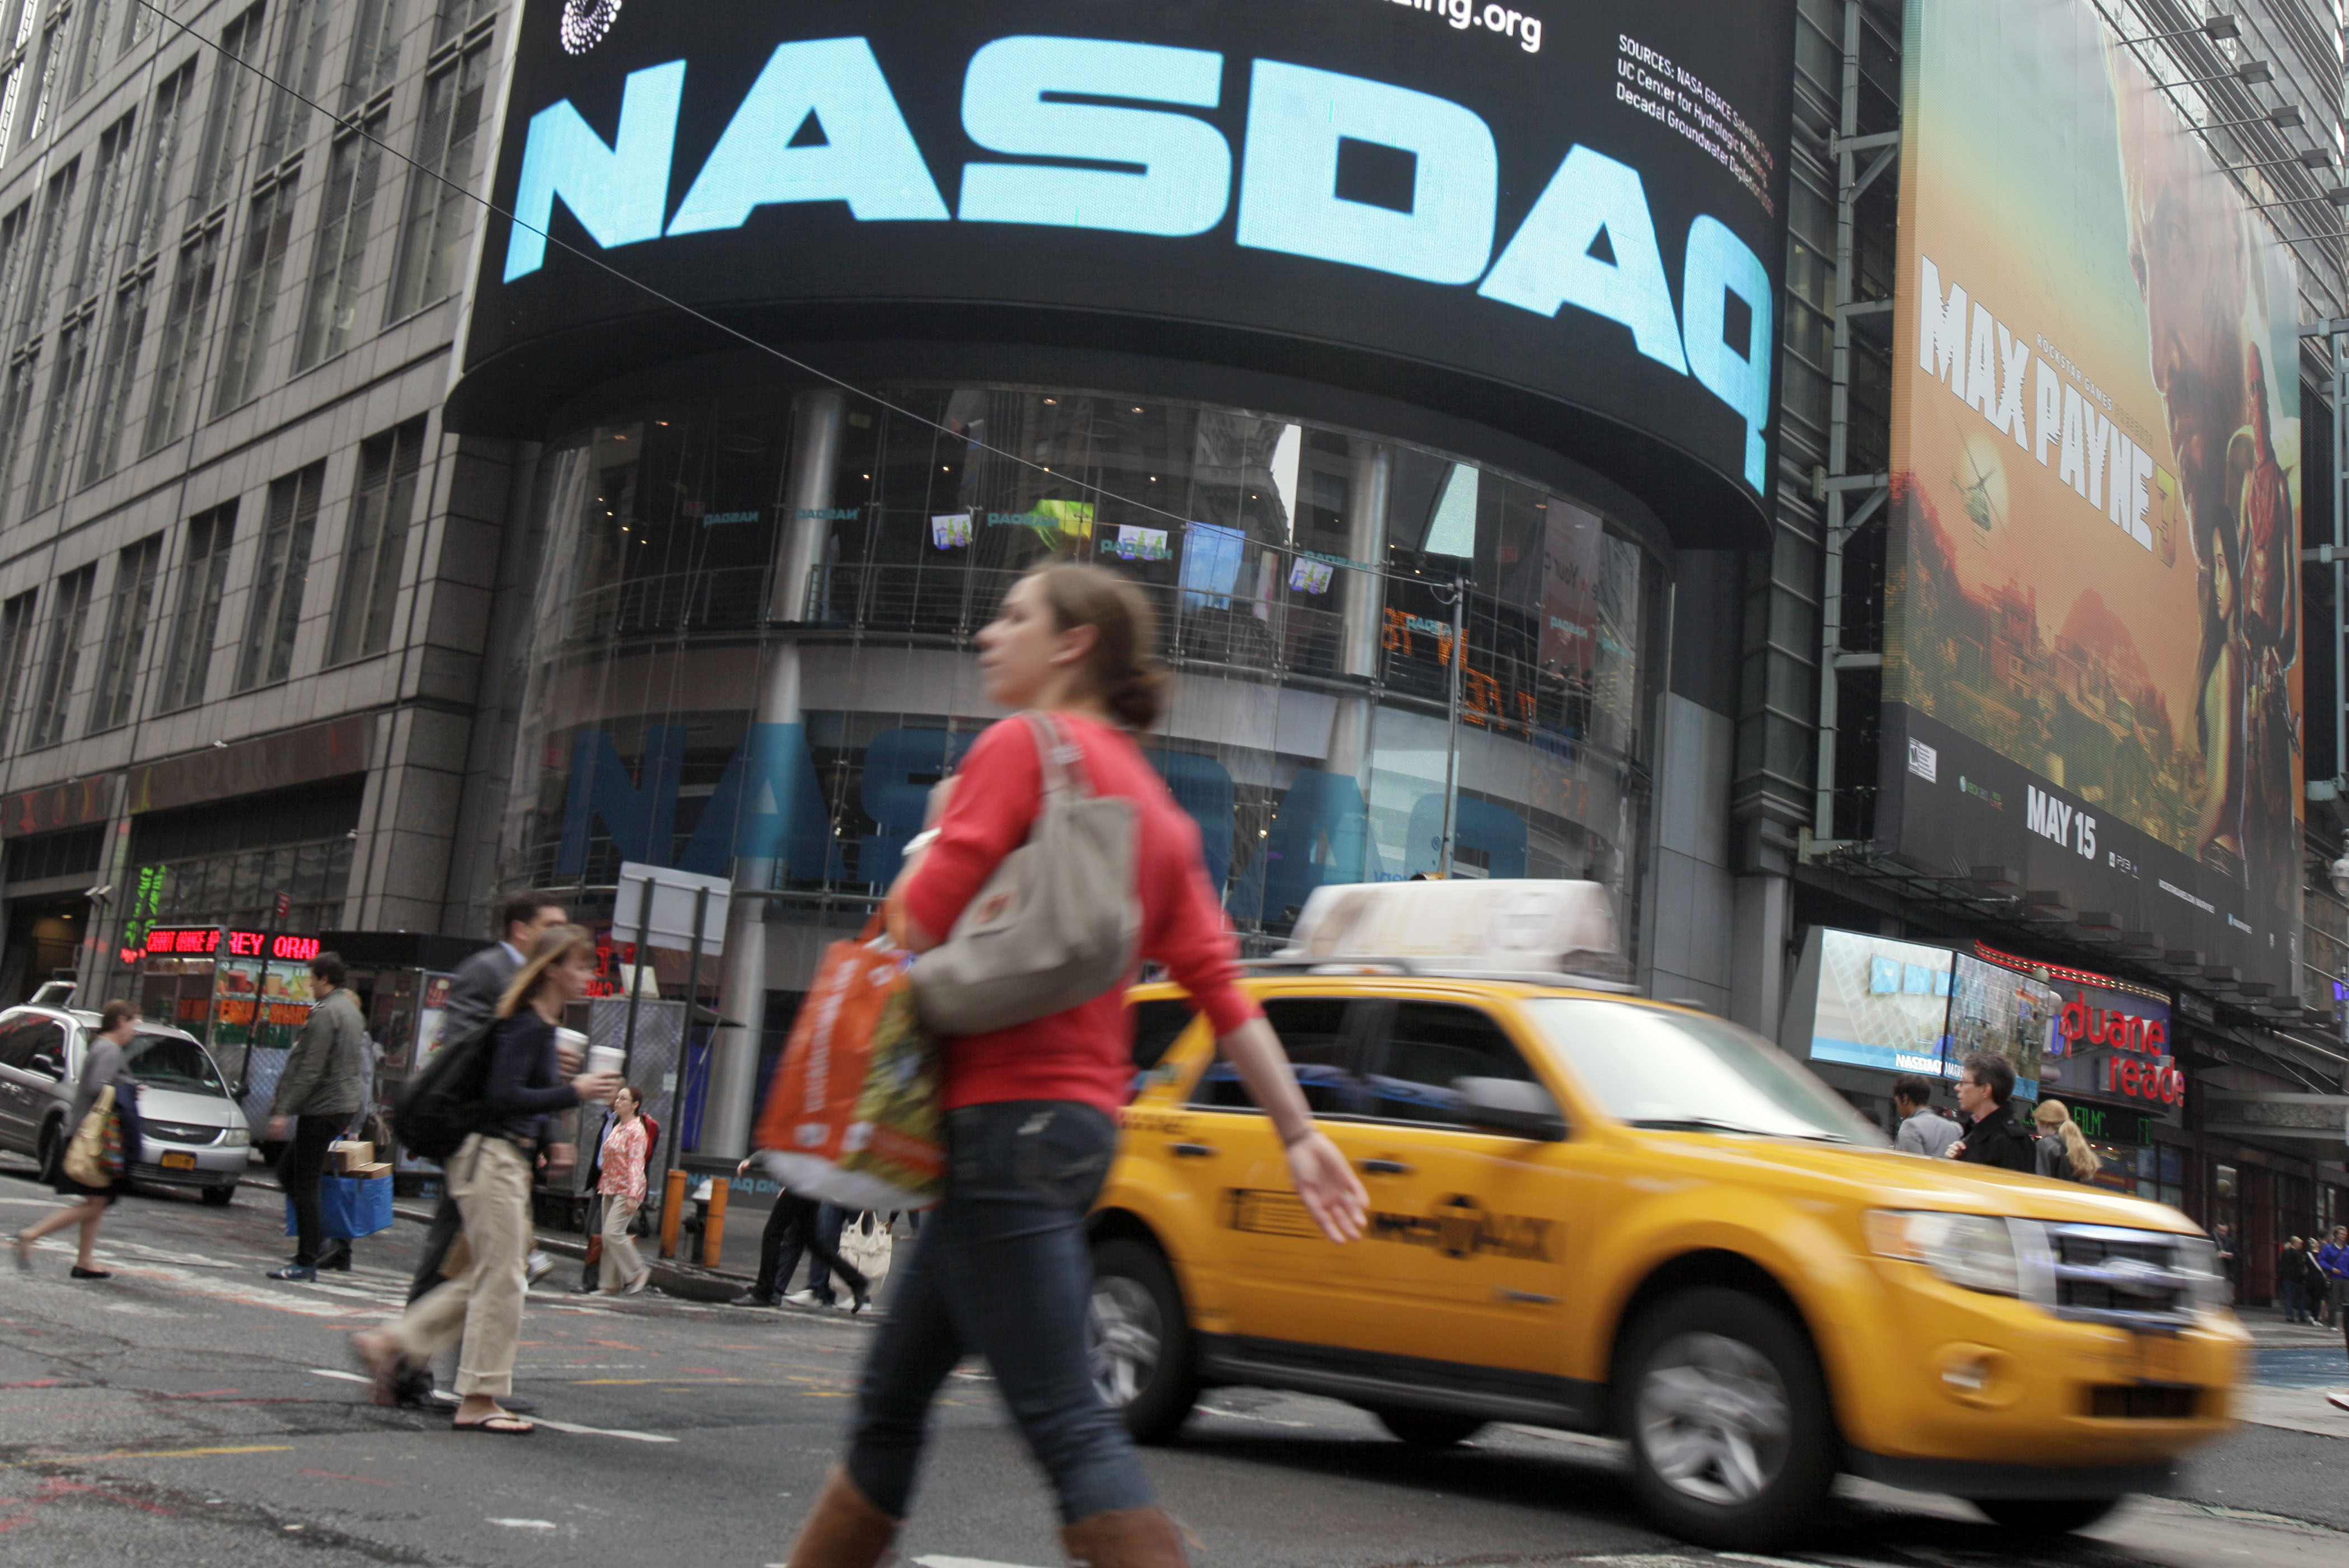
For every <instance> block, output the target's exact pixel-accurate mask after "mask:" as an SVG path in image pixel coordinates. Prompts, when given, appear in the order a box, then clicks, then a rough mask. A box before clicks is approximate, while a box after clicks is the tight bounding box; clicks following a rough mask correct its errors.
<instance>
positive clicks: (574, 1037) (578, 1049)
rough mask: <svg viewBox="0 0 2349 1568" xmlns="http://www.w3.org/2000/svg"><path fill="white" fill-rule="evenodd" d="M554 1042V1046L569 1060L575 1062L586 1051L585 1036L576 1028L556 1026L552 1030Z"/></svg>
mask: <svg viewBox="0 0 2349 1568" xmlns="http://www.w3.org/2000/svg"><path fill="white" fill-rule="evenodd" d="M554 1044H555V1047H556V1048H557V1049H558V1050H560V1051H562V1052H563V1054H564V1057H566V1058H567V1059H569V1060H571V1061H574V1062H575V1061H577V1060H579V1059H580V1058H581V1057H584V1056H585V1055H586V1053H587V1037H586V1036H585V1035H583V1034H581V1033H580V1032H579V1031H578V1030H576V1029H564V1028H557V1029H556V1030H555V1031H554Z"/></svg>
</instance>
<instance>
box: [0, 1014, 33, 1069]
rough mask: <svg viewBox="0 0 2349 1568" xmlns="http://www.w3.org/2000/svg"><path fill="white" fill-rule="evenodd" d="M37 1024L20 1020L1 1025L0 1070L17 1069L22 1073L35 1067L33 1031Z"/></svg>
mask: <svg viewBox="0 0 2349 1568" xmlns="http://www.w3.org/2000/svg"><path fill="white" fill-rule="evenodd" d="M38 1027H39V1026H38V1025H36V1024H29V1023H26V1022H23V1021H22V1020H19V1021H18V1022H16V1023H14V1024H0V1068H16V1069H17V1070H18V1071H20V1072H22V1071H25V1070H26V1069H28V1068H31V1066H32V1065H33V1031H34V1030H35V1029H36V1028H38Z"/></svg>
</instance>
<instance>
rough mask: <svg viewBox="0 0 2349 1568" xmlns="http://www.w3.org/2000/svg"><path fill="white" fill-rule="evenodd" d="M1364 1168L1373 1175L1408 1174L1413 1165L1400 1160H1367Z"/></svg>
mask: <svg viewBox="0 0 2349 1568" xmlns="http://www.w3.org/2000/svg"><path fill="white" fill-rule="evenodd" d="M1362 1169H1363V1170H1365V1171H1369V1172H1370V1173H1371V1175H1373V1176H1408V1175H1410V1174H1411V1167H1410V1166H1409V1165H1406V1164H1404V1163H1403V1162H1402V1161H1400V1160H1365V1161H1362Z"/></svg>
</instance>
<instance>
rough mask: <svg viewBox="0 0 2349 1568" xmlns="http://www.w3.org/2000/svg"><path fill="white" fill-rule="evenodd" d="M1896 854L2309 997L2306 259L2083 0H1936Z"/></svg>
mask: <svg viewBox="0 0 2349 1568" xmlns="http://www.w3.org/2000/svg"><path fill="white" fill-rule="evenodd" d="M1904 59H1905V65H1904V71H1905V85H1904V92H1905V101H1906V115H1905V121H1904V126H1903V132H1902V134H1903V145H1902V169H1901V190H1900V203H1901V206H1900V242H1899V283H1898V287H1897V310H1896V314H1895V320H1896V326H1895V335H1894V349H1893V418H1892V481H1893V483H1892V507H1891V513H1890V519H1889V524H1888V526H1889V530H1890V537H1889V562H1888V565H1889V579H1888V589H1887V608H1886V621H1885V655H1884V703H1885V709H1884V749H1883V758H1884V761H1883V771H1882V778H1881V783H1882V786H1883V788H1882V790H1881V794H1880V799H1879V805H1878V819H1877V839H1878V842H1879V843H1880V844H1882V845H1883V846H1884V847H1886V848H1887V849H1889V850H1891V851H1894V852H1896V853H1898V854H1899V855H1900V856H1901V857H1902V858H1904V859H1906V860H1908V861H1910V862H1911V863H1914V864H1917V865H1920V866H1921V867H1924V868H1925V869H1927V870H1929V871H1931V872H1935V873H1937V874H1944V875H1954V876H1965V875H1968V874H1970V873H1971V871H1972V869H1973V868H1975V867H1978V866H1983V865H1995V866H1999V867H2001V868H2002V870H2003V872H2004V873H2005V875H2006V877H2007V878H2008V879H2009V880H2010V881H2011V882H2012V883H2013V885H2014V886H2016V887H2018V888H2027V889H2033V890H2038V889H2052V890H2054V891H2056V892H2059V893H2060V894H2061V895H2062V896H2063V897H2064V899H2065V900H2066V901H2067V902H2068V903H2069V904H2070V906H2071V907H2072V908H2073V909H2075V910H2079V911H2083V912H2086V911H2096V912H2106V913H2110V914H2111V915H2112V917H2113V918H2114V921H2115V923H2117V924H2118V925H2120V926H2122V927H2124V928H2126V929H2132V930H2141V931H2147V932H2150V933H2152V934H2154V935H2155V937H2156V938H2157V940H2158V942H2159V944H2160V945H2162V946H2163V947H2165V948H2168V949H2171V950H2193V951H2196V952H2199V954H2202V961H2203V962H2205V963H2212V964H2227V965H2235V966H2238V967H2239V968H2240V969H2241V970H2242V971H2243V972H2244V973H2245V975H2247V977H2251V978H2256V979H2259V980H2262V981H2266V982H2268V983H2270V984H2272V985H2277V986H2278V987H2279V988H2287V989H2288V988H2291V987H2292V986H2293V985H2294V984H2295V982H2296V978H2297V957H2298V954H2297V951H2296V949H2297V942H2298V925H2299V913H2300V912H2299V903H2300V868H2299V858H2298V844H2299V830H2298V816H2299V812H2300V810H2301V777H2302V764H2301V758H2300V755H2299V750H2298V741H2297V737H2298V734H2299V711H2300V684H2301V671H2300V669H2299V666H2298V649H2299V646H2300V625H2299V617H2300V605H2299V573H2298V571H2297V568H2296V559H2297V549H2298V532H2299V527H2298V517H2299V505H2300V472H2301V453H2300V390H2299V384H2298V379H2297V376H2296V366H2297V365H2298V345H2297V335H2296V324H2297V288H2296V283H2295V273H2294V269H2293V264H2292V260H2291V258H2290V256H2289V255H2288V253H2286V250H2285V248H2284V247H2283V246H2282V244H2281V243H2280V242H2278V241H2277V240H2276V239H2275V237H2274V235H2273V233H2272V232H2271V231H2270V230H2269V229H2268V228H2267V226H2266V225H2265V223H2264V222H2263V221H2262V220H2261V216H2260V215H2259V214H2258V213H2256V212H2252V211H2249V210H2248V209H2247V206H2246V203H2245V201H2244V200H2243V198H2242V197H2241V196H2240V193H2239V192H2238V191H2236V189H2235V188H2234V186H2233V185H2232V184H2231V183H2230V181H2229V180H2228V179H2227V177H2226V176H2225V175H2223V174H2221V173H2220V172H2219V171H2218V170H2217V168H2216V166H2215V165H2214V164H2213V162H2212V160H2211V158H2210V155H2209V150H2208V149H2207V148H2205V147H2204V146H2203V145H2202V144H2201V143H2200V142H2199V141H2198V140H2197V139H2195V138H2194V137H2193V135H2192V134H2191V133H2190V132H2189V130H2188V129H2186V128H2185V127H2184V126H2183V125H2182V124H2181V122H2180V121H2179V119H2178V116H2177V114H2176V113H2175V111H2174V110H2173V108H2171V106H2170V104H2169V103H2168V100H2167V99H2166V98H2164V97H2163V95H2162V94H2161V92H2160V91H2159V90H2158V88H2155V87H2154V86H2153V85H2152V84H2151V83H2150V82H2149V81H2148V80H2147V77H2146V76H2145V74H2144V72H2143V70H2142V69H2141V68H2140V67H2139V66H2138V64H2137V60H2136V58H2135V57H2134V56H2133V55H2132V54H2131V53H2130V51H2129V50H2128V49H2127V47H2125V46H2121V45H2119V44H2117V43H2116V41H2115V40H2114V38H2113V36H2112V35H2111V34H2109V33H2108V32H2107V31H2106V28H2105V26H2104V25H2103V23H2102V22H2101V21H2100V19H2099V17H2098V15H2097V12H2096V9H2095V7H2094V6H2092V5H2088V4H2086V3H2085V0H2010V3H2007V4H2002V5H1982V4H1980V3H1979V0H1909V47H1908V49H1907V51H1906V54H1905V56H1904Z"/></svg>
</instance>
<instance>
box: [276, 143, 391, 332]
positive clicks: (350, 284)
mask: <svg viewBox="0 0 2349 1568" xmlns="http://www.w3.org/2000/svg"><path fill="white" fill-rule="evenodd" d="M390 124H391V112H390V110H388V109H379V110H378V111H377V112H376V113H375V114H373V115H371V116H369V117H368V118H367V119H366V120H364V121H363V122H361V123H360V125H359V126H358V128H357V129H356V130H347V131H345V132H344V133H343V134H342V135H340V136H338V137H336V139H335V150H334V154H333V156H332V158H331V160H329V161H328V163H327V165H326V204H325V205H324V206H323V207H322V208H321V209H320V210H319V213H318V245H317V250H316V253H313V255H312V256H311V259H310V293H309V298H308V301H307V302H306V304H305V306H304V308H303V312H302V341H301V342H300V343H299V344H298V345H297V346H295V355H294V368H295V369H296V370H307V369H309V368H310V366H314V365H316V364H317V363H318V362H319V361H321V360H325V359H332V358H333V357H334V356H336V355H337V354H340V353H341V352H342V351H343V350H344V349H345V348H347V347H348V346H350V340H351V323H352V321H353V319H354V318H355V317H357V315H358V309H359V270H360V267H361V265H362V264H363V263H365V262H366V260H367V235H368V232H369V231H370V230H371V229H372V228H373V226H374V225H373V217H374V211H375V187H376V179H377V176H378V172H379V171H380V170H381V169H382V166H383V147H382V138H383V133H384V131H385V130H386V129H388V128H389V126H390Z"/></svg>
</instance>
